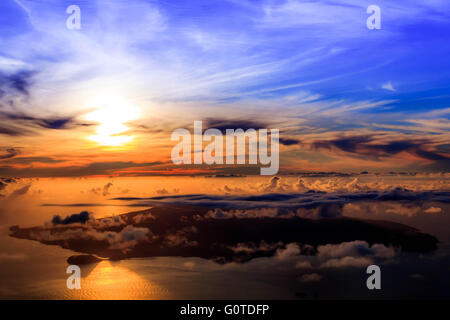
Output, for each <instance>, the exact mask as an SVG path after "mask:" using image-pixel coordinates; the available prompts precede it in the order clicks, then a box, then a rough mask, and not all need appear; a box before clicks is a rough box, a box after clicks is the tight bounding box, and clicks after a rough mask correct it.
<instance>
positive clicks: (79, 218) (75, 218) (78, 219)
mask: <svg viewBox="0 0 450 320" xmlns="http://www.w3.org/2000/svg"><path fill="white" fill-rule="evenodd" d="M90 219H92V217H91V214H90V213H89V212H88V211H81V212H80V213H76V214H72V215H70V216H67V217H65V218H64V219H62V218H61V216H59V215H56V216H54V217H53V219H52V223H53V224H55V225H57V224H71V223H83V224H84V223H86V222H87V221H89V220H90Z"/></svg>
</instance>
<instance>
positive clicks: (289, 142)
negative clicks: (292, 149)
mask: <svg viewBox="0 0 450 320" xmlns="http://www.w3.org/2000/svg"><path fill="white" fill-rule="evenodd" d="M279 142H280V143H281V144H282V145H285V146H292V145H296V144H300V143H301V142H300V141H299V140H296V139H288V138H280V139H279Z"/></svg>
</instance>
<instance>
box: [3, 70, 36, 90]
mask: <svg viewBox="0 0 450 320" xmlns="http://www.w3.org/2000/svg"><path fill="white" fill-rule="evenodd" d="M33 75H34V72H32V71H19V72H16V73H14V74H5V73H0V92H3V93H5V92H11V91H12V92H16V93H20V94H23V95H28V94H29V88H30V86H31V84H32V77H33Z"/></svg>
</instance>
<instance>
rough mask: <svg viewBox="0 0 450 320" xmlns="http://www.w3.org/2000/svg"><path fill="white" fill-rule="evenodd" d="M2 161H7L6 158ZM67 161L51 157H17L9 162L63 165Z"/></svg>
mask: <svg viewBox="0 0 450 320" xmlns="http://www.w3.org/2000/svg"><path fill="white" fill-rule="evenodd" d="M0 159H5V158H1V157H0ZM64 161H65V160H57V159H54V158H51V157H15V158H13V159H11V160H10V161H8V162H12V163H15V164H31V163H34V162H39V163H61V162H64Z"/></svg>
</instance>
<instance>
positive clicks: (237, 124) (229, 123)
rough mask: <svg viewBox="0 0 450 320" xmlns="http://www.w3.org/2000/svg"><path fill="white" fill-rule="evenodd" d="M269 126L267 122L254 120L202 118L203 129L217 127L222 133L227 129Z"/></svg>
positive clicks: (265, 127)
mask: <svg viewBox="0 0 450 320" xmlns="http://www.w3.org/2000/svg"><path fill="white" fill-rule="evenodd" d="M268 127H269V124H268V123H264V122H259V121H254V120H227V119H212V118H207V119H204V120H203V129H204V130H206V129H210V128H211V129H212V128H214V129H218V130H220V131H221V132H222V133H223V134H226V130H227V129H234V130H236V129H242V130H244V131H245V130H248V129H255V130H258V129H267V128H268Z"/></svg>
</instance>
